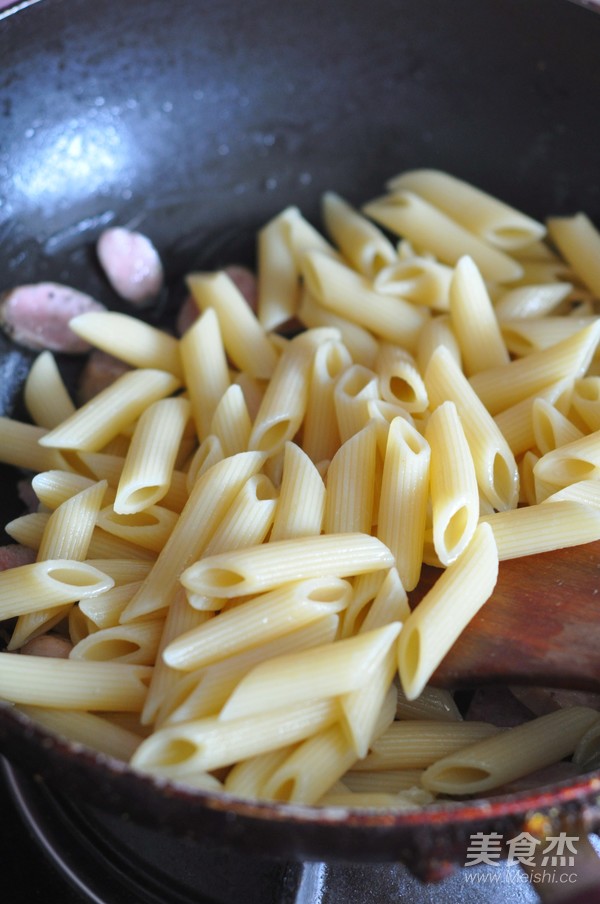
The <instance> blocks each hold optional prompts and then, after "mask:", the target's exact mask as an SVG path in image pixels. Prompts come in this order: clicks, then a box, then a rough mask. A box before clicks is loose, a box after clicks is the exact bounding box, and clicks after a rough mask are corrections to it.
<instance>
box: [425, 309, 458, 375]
mask: <svg viewBox="0 0 600 904" xmlns="http://www.w3.org/2000/svg"><path fill="white" fill-rule="evenodd" d="M438 345H443V346H444V347H445V348H446V349H447V351H448V352H449V354H450V355H451V356H452V357H453V358H454V360H455V362H456V364H457V365H458V366H459V367H460V368H461V369H462V358H461V354H460V347H459V345H458V340H457V338H456V334H455V333H454V329H453V327H452V321H451V320H450V316H449V315H446V314H440V315H439V316H438V317H432V318H431V319H430V320H428V321H427V323H426V324H425V325H424V327H423V329H422V330H421V332H420V334H419V340H418V342H417V350H416V360H417V365H418V367H419V370H420V372H421V373H422V374H424V373H425V371H426V370H427V365H428V364H429V361H430V359H431V356H432V355H433V353H434V351H435V350H436V348H437V347H438Z"/></svg>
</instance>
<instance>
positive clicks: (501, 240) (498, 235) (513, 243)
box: [488, 226, 537, 251]
mask: <svg viewBox="0 0 600 904" xmlns="http://www.w3.org/2000/svg"><path fill="white" fill-rule="evenodd" d="M536 238H537V235H534V234H533V233H532V231H531V230H530V229H523V228H522V227H519V226H494V227H492V228H491V229H489V230H488V240H491V241H492V242H494V243H495V244H496V245H498V246H499V247H501V248H504V249H505V250H507V251H510V250H514V249H515V248H522V247H523V246H524V245H529V244H531V242H533V241H534V240H535V239H536Z"/></svg>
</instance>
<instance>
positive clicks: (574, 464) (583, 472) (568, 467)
mask: <svg viewBox="0 0 600 904" xmlns="http://www.w3.org/2000/svg"><path fill="white" fill-rule="evenodd" d="M561 465H562V467H561V471H562V473H563V474H564V475H565V477H566V478H567V482H569V483H576V482H577V481H579V480H585V479H586V478H587V477H591V476H593V474H594V472H595V471H596V465H594V464H592V463H591V462H589V461H582V460H581V459H580V458H571V459H567V460H566V461H563V462H561Z"/></svg>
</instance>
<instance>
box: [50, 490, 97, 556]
mask: <svg viewBox="0 0 600 904" xmlns="http://www.w3.org/2000/svg"><path fill="white" fill-rule="evenodd" d="M105 492H106V481H105V480H99V481H98V482H97V483H92V485H91V486H89V487H86V488H85V489H82V490H81V491H80V492H79V493H76V494H75V495H74V496H71V497H70V498H69V499H66V500H65V501H64V502H62V503H61V504H60V505H59V506H58V508H56V509H55V510H54V511H53V512H52V514H51V515H50V518H49V519H48V522H47V524H46V526H45V528H44V533H43V535H42V539H41V542H40V546H39V549H38V559H39V560H42V559H77V560H79V561H83V560H84V559H85V558H87V554H88V550H89V546H90V543H91V539H92V534H93V531H94V527H95V526H96V523H97V521H98V516H99V513H100V510H101V506H102V501H103V499H104V494H105Z"/></svg>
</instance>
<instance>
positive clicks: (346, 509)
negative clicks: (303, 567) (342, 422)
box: [314, 423, 377, 534]
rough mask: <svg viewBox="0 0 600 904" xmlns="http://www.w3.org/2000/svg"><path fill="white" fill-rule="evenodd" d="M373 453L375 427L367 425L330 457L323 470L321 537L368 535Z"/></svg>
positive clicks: (373, 480) (371, 517)
mask: <svg viewBox="0 0 600 904" xmlns="http://www.w3.org/2000/svg"><path fill="white" fill-rule="evenodd" d="M376 453H377V435H376V427H375V425H374V424H373V423H369V424H367V426H366V427H363V429H362V430H360V431H359V432H358V433H355V434H354V435H353V436H351V437H350V439H348V440H347V441H346V442H345V443H343V445H341V446H340V448H339V449H338V451H337V452H336V453H335V455H334V456H333V458H332V460H331V463H330V465H329V468H328V470H327V495H326V498H325V500H324V501H325V515H324V529H325V533H328V534H335V533H344V532H348V533H352V532H354V531H358V532H361V531H362V532H363V533H370V531H371V525H372V523H373V506H374V501H375V500H374V489H375V468H376V463H377V462H376ZM314 533H318V531H314Z"/></svg>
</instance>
